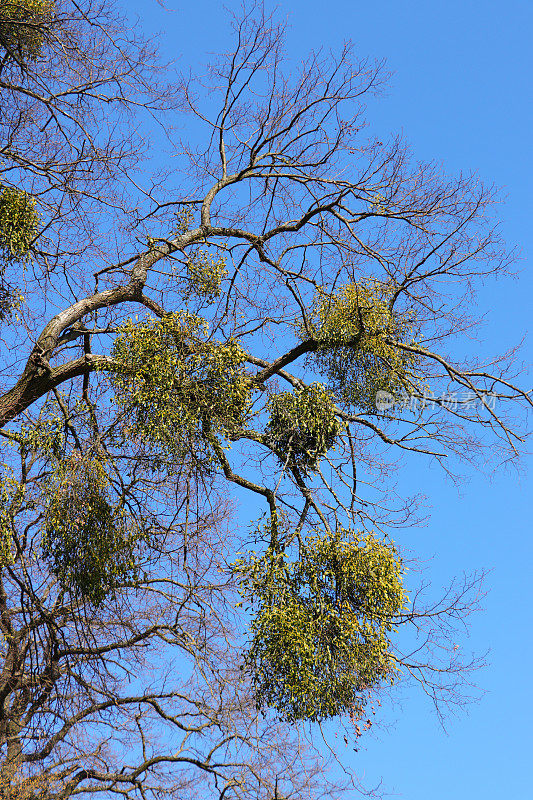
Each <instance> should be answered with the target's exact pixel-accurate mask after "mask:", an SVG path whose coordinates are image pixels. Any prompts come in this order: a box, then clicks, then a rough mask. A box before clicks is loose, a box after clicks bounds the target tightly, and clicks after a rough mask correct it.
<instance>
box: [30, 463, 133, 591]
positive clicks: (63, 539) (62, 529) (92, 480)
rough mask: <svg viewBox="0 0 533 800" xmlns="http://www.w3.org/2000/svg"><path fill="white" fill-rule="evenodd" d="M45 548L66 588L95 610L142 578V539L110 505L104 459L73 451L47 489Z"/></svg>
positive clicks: (54, 571) (122, 515)
mask: <svg viewBox="0 0 533 800" xmlns="http://www.w3.org/2000/svg"><path fill="white" fill-rule="evenodd" d="M46 498H47V499H46V503H45V512H44V521H43V531H42V549H43V555H44V557H45V558H46V559H47V560H48V561H49V563H50V566H51V570H52V572H53V573H54V574H55V576H56V577H57V578H58V580H59V582H60V584H61V586H62V587H63V588H64V589H65V590H69V591H71V592H72V593H74V594H77V593H78V594H79V595H80V596H81V597H83V598H84V599H85V600H87V601H88V602H90V603H92V604H93V605H94V606H97V605H99V604H100V603H101V602H102V601H103V600H104V598H105V597H106V596H107V595H108V594H109V593H110V592H114V591H115V590H116V589H117V588H118V587H120V586H123V585H132V584H133V583H135V580H136V578H137V565H136V560H135V557H134V549H135V545H136V544H137V541H138V538H139V537H138V536H137V535H136V534H135V533H132V532H131V531H129V530H128V523H127V518H126V515H125V514H124V511H123V509H121V508H120V506H115V507H113V505H112V504H111V497H110V482H109V477H108V475H107V473H106V470H105V467H104V464H103V462H102V460H101V459H99V458H96V457H88V456H86V455H82V454H80V453H78V452H77V451H74V452H73V453H72V454H71V455H70V456H69V457H67V458H65V459H64V460H63V461H61V462H59V464H58V466H57V467H56V469H55V470H54V474H53V476H52V477H51V478H50V479H49V481H48V483H47V486H46Z"/></svg>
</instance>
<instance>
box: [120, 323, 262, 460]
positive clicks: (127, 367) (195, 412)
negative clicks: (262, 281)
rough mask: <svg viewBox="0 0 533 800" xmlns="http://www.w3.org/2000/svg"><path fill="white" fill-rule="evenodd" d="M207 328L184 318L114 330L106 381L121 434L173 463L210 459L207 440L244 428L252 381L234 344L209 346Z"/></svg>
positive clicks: (214, 343)
mask: <svg viewBox="0 0 533 800" xmlns="http://www.w3.org/2000/svg"><path fill="white" fill-rule="evenodd" d="M206 337H207V323H206V322H205V320H203V319H201V318H200V317H197V316H195V315H194V314H189V313H187V312H178V313H175V314H168V315H166V316H165V317H163V318H162V319H148V320H146V321H144V322H142V323H135V322H133V321H131V320H129V321H128V322H126V323H125V324H124V325H123V326H122V327H121V328H120V330H119V335H118V337H117V338H116V339H115V342H114V344H113V350H112V358H113V361H114V366H113V367H112V372H111V379H112V382H113V384H114V387H115V392H116V402H117V403H118V404H119V405H121V406H122V407H123V408H124V410H125V420H126V423H125V424H126V426H127V433H128V435H129V436H133V437H140V438H141V439H143V440H145V441H147V442H150V443H151V444H153V445H155V446H156V447H160V448H163V449H164V450H165V451H167V452H170V453H171V454H172V455H173V456H175V457H177V458H185V457H186V456H188V455H192V456H193V457H194V458H195V459H197V460H199V461H200V460H203V459H207V460H209V459H210V455H209V449H210V444H209V443H210V440H211V437H213V436H221V437H228V436H230V435H231V434H232V432H234V431H235V430H236V429H237V428H239V427H240V426H242V425H243V423H244V420H245V418H246V414H247V410H248V408H249V402H250V401H249V396H250V388H251V382H250V379H249V377H248V376H247V375H246V373H245V371H244V363H245V361H246V353H245V352H244V350H243V349H242V348H241V346H240V345H239V344H238V342H236V341H234V340H230V341H227V342H210V341H207V339H206Z"/></svg>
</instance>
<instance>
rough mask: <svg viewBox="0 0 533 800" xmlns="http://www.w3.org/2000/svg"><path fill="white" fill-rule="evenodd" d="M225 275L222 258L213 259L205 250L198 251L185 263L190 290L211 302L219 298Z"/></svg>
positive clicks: (224, 263) (224, 264)
mask: <svg viewBox="0 0 533 800" xmlns="http://www.w3.org/2000/svg"><path fill="white" fill-rule="evenodd" d="M226 275H227V272H226V262H225V260H224V258H222V257H219V258H215V257H214V256H212V255H211V254H210V253H208V252H206V251H205V250H198V252H196V253H195V254H194V258H193V259H191V260H190V261H189V262H188V263H187V276H188V278H189V284H190V290H191V291H192V292H194V293H195V294H198V295H201V296H204V297H207V298H209V299H211V300H213V299H214V298H215V297H220V291H221V284H222V279H223V278H224V277H225V276H226Z"/></svg>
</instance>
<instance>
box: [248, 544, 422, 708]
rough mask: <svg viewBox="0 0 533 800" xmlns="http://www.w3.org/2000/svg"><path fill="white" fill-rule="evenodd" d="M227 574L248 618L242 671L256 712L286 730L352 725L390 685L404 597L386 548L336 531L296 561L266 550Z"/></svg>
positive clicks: (394, 558)
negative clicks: (251, 613) (269, 711)
mask: <svg viewBox="0 0 533 800" xmlns="http://www.w3.org/2000/svg"><path fill="white" fill-rule="evenodd" d="M236 570H237V572H238V573H239V575H240V576H241V581H242V587H243V593H244V594H245V596H246V597H247V598H248V599H249V600H250V601H251V603H252V606H253V607H254V608H255V611H256V614H255V618H254V620H253V623H252V633H253V638H252V642H251V646H250V650H249V652H248V655H247V665H248V668H249V669H250V670H251V673H252V679H253V683H254V687H255V691H256V698H257V704H258V707H259V708H263V707H267V706H268V707H271V708H274V709H276V710H277V711H278V713H279V715H280V717H281V718H283V719H286V720H288V721H291V722H293V721H295V720H299V719H306V720H312V721H315V720H320V719H326V718H328V717H333V716H337V715H338V714H342V713H345V712H347V713H350V714H351V715H352V716H353V714H354V710H355V711H357V710H359V711H362V708H363V705H364V702H365V697H366V696H367V694H368V692H369V690H371V689H375V688H376V687H377V686H378V685H379V684H381V683H382V682H383V681H393V680H394V678H395V675H396V669H395V661H394V658H393V656H392V648H391V642H390V638H389V637H390V633H391V632H392V631H393V630H394V625H395V619H396V618H397V616H398V614H400V612H401V611H402V609H404V608H405V607H406V604H407V596H406V594H405V592H404V589H403V585H402V575H403V567H402V562H401V560H400V559H399V557H398V555H397V553H396V551H395V549H394V548H393V547H392V546H390V545H388V544H385V543H384V542H383V541H381V540H380V539H378V538H377V537H376V536H374V535H373V534H358V533H354V532H353V531H350V530H339V531H337V532H336V533H334V534H326V535H324V534H322V535H320V534H317V535H314V536H310V537H309V538H308V539H307V541H306V542H305V545H304V547H303V548H302V550H301V553H300V557H299V558H298V559H297V560H296V561H293V562H291V561H289V560H288V558H287V556H286V554H285V553H283V552H276V551H275V550H273V549H272V548H271V549H269V550H268V551H267V553H266V554H265V555H264V556H261V557H260V556H257V555H255V554H252V555H251V556H250V557H249V558H247V559H241V560H239V561H238V562H237V563H236Z"/></svg>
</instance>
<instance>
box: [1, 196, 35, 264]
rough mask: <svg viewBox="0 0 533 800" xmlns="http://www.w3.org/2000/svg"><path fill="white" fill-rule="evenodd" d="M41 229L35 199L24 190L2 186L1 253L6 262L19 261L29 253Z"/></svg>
mask: <svg viewBox="0 0 533 800" xmlns="http://www.w3.org/2000/svg"><path fill="white" fill-rule="evenodd" d="M38 227H39V214H38V213H37V211H36V208H35V200H34V198H33V197H30V195H28V194H27V192H24V191H23V190H22V189H15V188H12V187H1V186H0V252H1V254H2V258H3V259H4V260H5V261H19V260H21V259H24V258H25V257H26V256H27V255H28V252H29V249H30V246H31V243H32V241H33V239H34V238H35V236H36V234H37V230H38Z"/></svg>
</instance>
